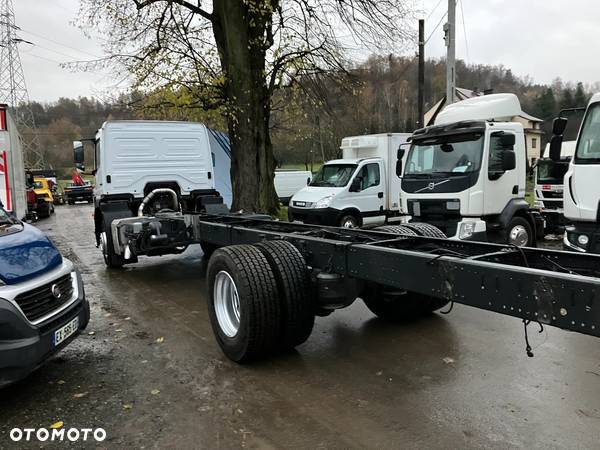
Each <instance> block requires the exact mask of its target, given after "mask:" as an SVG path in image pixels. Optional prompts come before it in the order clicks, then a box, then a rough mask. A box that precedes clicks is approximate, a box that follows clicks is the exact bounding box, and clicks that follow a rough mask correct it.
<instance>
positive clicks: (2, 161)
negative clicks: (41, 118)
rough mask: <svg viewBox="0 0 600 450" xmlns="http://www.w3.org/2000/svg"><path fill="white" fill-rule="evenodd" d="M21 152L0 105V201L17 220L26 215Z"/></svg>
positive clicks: (9, 119)
mask: <svg viewBox="0 0 600 450" xmlns="http://www.w3.org/2000/svg"><path fill="white" fill-rule="evenodd" d="M25 189H26V185H25V167H24V165H23V150H22V148H21V141H20V137H19V133H18V131H17V127H16V123H15V121H14V120H13V119H12V117H11V115H10V113H9V112H8V106H7V105H0V201H1V202H2V204H3V205H4V209H6V210H7V211H9V212H12V213H13V214H15V215H16V216H17V217H18V218H19V219H22V218H24V217H25V215H26V213H27V196H26V193H25Z"/></svg>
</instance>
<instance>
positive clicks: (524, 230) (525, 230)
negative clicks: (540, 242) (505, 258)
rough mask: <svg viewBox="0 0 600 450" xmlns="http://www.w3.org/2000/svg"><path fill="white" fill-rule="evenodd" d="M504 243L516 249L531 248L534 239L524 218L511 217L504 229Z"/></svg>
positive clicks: (529, 225)
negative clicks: (514, 246)
mask: <svg viewBox="0 0 600 450" xmlns="http://www.w3.org/2000/svg"><path fill="white" fill-rule="evenodd" d="M504 242H506V243H507V244H510V245H516V246H517V247H531V246H532V245H533V242H534V238H533V230H532V229H531V224H530V223H529V221H528V220H527V219H525V218H524V217H520V216H515V217H513V218H512V219H511V220H510V222H509V223H508V226H507V227H506V228H505V229H504Z"/></svg>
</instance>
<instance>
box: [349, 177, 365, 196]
mask: <svg viewBox="0 0 600 450" xmlns="http://www.w3.org/2000/svg"><path fill="white" fill-rule="evenodd" d="M361 184H362V178H361V177H356V178H354V180H352V184H350V192H360V185H361Z"/></svg>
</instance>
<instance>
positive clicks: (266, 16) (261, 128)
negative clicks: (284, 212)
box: [213, 0, 279, 213]
mask: <svg viewBox="0 0 600 450" xmlns="http://www.w3.org/2000/svg"><path fill="white" fill-rule="evenodd" d="M265 4H266V5H265ZM273 8H274V5H271V4H270V2H269V1H261V0H246V1H241V0H214V2H213V15H214V20H213V33H214V36H215V40H216V43H217V48H218V50H219V57H220V59H221V66H222V68H223V72H224V74H225V81H224V83H225V84H224V89H225V95H226V100H227V113H228V115H227V123H228V128H229V140H230V143H231V184H232V188H233V205H232V210H233V211H238V210H244V211H246V212H263V213H275V212H276V211H277V209H278V208H279V202H278V200H277V196H276V193H275V188H274V185H273V173H274V170H275V159H274V157H273V148H272V145H271V139H270V136H269V119H270V112H271V108H270V105H271V98H270V93H269V89H268V88H267V79H266V77H267V76H266V70H265V56H266V50H267V48H268V47H269V46H270V43H268V42H267V34H266V31H267V30H268V31H269V32H270V28H271V19H272V11H273Z"/></svg>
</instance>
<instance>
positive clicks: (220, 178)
mask: <svg viewBox="0 0 600 450" xmlns="http://www.w3.org/2000/svg"><path fill="white" fill-rule="evenodd" d="M90 140H91V141H92V142H93V144H94V151H95V155H94V166H95V167H94V173H95V175H96V187H95V190H94V207H95V211H94V220H95V234H96V245H98V246H99V247H101V249H102V251H103V253H104V258H105V261H106V263H107V265H109V266H110V267H120V266H122V265H123V264H126V263H129V262H135V261H136V260H137V257H136V255H134V254H131V255H130V254H120V253H118V251H117V248H116V247H115V246H114V245H113V240H114V237H115V236H114V235H113V230H114V223H115V222H117V221H118V220H119V219H122V218H128V217H132V216H138V215H140V214H150V215H152V214H157V213H161V212H165V211H182V212H216V211H223V210H224V209H223V208H225V210H226V207H225V205H227V204H228V203H229V202H230V201H231V181H230V165H231V160H230V155H229V154H227V152H226V150H227V148H228V141H227V137H226V136H225V135H223V134H222V133H217V132H214V131H213V130H210V129H209V128H207V127H206V126H205V125H203V124H201V123H193V122H169V121H152V120H123V121H110V122H105V123H104V124H103V125H102V127H101V128H100V129H99V130H98V132H97V133H96V136H95V138H94V139H90ZM83 155H84V152H83V145H82V143H81V142H79V141H75V142H74V160H75V163H76V164H77V165H79V166H81V167H82V166H83V164H84V160H83ZM184 250H185V249H181V248H176V247H173V248H169V246H168V243H166V244H165V245H163V246H162V248H161V249H160V252H162V253H160V254H167V253H181V251H184ZM157 254H158V253H157Z"/></svg>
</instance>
